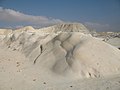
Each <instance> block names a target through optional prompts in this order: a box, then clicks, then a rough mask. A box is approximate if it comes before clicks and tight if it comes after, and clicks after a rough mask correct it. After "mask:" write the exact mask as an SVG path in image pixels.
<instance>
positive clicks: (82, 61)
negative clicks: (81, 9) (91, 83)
mask: <svg viewBox="0 0 120 90" xmlns="http://www.w3.org/2000/svg"><path fill="white" fill-rule="evenodd" d="M48 30H49V32H48ZM69 30H70V31H69ZM44 31H45V32H44ZM51 32H52V33H51ZM1 45H2V46H6V47H8V48H9V49H12V50H13V51H19V52H21V53H23V54H24V55H25V56H26V57H27V58H29V62H31V63H33V64H34V65H35V66H36V65H37V66H38V68H39V67H42V68H44V69H46V70H49V71H50V72H52V73H54V74H58V75H62V76H66V75H67V76H73V77H77V78H83V77H87V78H89V77H101V76H106V75H112V74H113V73H114V74H115V73H116V74H117V73H119V72H120V51H119V50H118V49H117V48H115V47H113V46H111V45H109V44H107V43H104V42H103V41H100V40H98V39H96V38H93V37H92V36H91V35H90V34H89V33H88V30H87V29H86V28H85V27H84V26H83V25H82V24H80V25H79V24H59V25H55V26H52V27H48V28H43V30H42V29H41V30H35V29H33V28H32V29H31V27H27V28H26V27H25V28H23V29H19V30H16V31H13V32H12V33H9V34H7V35H5V37H4V38H3V39H2V40H1Z"/></svg>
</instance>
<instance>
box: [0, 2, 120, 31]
mask: <svg viewBox="0 0 120 90" xmlns="http://www.w3.org/2000/svg"><path fill="white" fill-rule="evenodd" d="M62 22H80V23H83V24H84V25H86V26H87V27H89V28H90V29H94V30H97V31H120V0H0V28H3V27H21V26H25V25H32V26H35V27H41V26H48V25H53V24H57V23H62Z"/></svg>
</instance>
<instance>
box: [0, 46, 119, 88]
mask: <svg viewBox="0 0 120 90" xmlns="http://www.w3.org/2000/svg"><path fill="white" fill-rule="evenodd" d="M0 90H120V74H117V75H112V76H109V77H108V76H107V77H101V78H91V79H75V78H74V77H73V78H72V77H65V76H59V75H55V74H52V73H51V72H49V71H48V70H47V71H46V70H44V69H43V68H42V69H41V68H38V66H35V65H33V64H32V63H30V62H29V60H28V59H27V58H25V57H24V55H22V54H21V53H19V52H18V51H13V50H10V49H7V48H3V47H0Z"/></svg>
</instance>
